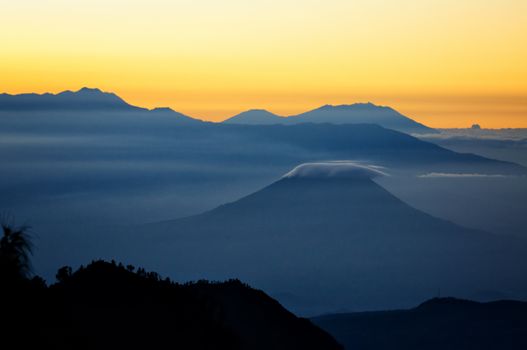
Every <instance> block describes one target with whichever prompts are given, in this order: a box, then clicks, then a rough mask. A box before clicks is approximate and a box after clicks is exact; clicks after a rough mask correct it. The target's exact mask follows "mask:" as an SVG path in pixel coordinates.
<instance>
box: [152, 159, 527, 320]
mask: <svg viewBox="0 0 527 350" xmlns="http://www.w3.org/2000/svg"><path fill="white" fill-rule="evenodd" d="M339 166H340V165H339ZM305 167H307V169H308V170H307V171H306V168H305ZM305 167H304V168H303V169H302V167H301V169H302V172H300V173H299V172H298V171H297V172H296V173H294V175H288V176H287V177H284V178H282V179H281V180H280V181H277V182H276V183H274V184H272V185H270V186H268V187H266V188H264V189H263V190H261V191H258V192H256V193H253V194H251V195H249V196H247V197H244V198H242V199H240V200H238V201H236V202H233V203H230V204H226V205H223V206H220V207H218V208H216V209H214V210H212V211H209V212H206V213H204V214H201V215H198V216H193V217H189V218H184V219H179V220H175V221H170V222H164V223H159V224H154V225H148V226H146V227H145V228H144V229H145V231H146V232H145V233H144V234H145V235H146V237H148V238H147V239H149V240H150V241H151V242H152V245H151V246H150V248H149V250H148V251H145V250H143V251H142V253H143V254H145V253H146V255H148V256H150V257H157V258H153V259H151V260H150V263H154V264H155V265H154V266H156V269H164V271H170V270H171V269H174V268H175V266H185V268H184V269H185V273H187V274H188V276H189V277H192V278H196V277H197V276H196V275H195V273H198V271H201V273H207V274H208V275H207V276H211V278H225V277H229V276H230V275H231V274H234V275H236V276H241V277H242V278H243V279H245V280H247V281H250V283H251V284H254V285H256V286H259V287H261V288H264V289H265V290H268V291H272V292H273V293H276V295H279V294H280V293H286V294H288V295H293V296H294V297H293V298H291V300H285V299H280V300H281V301H282V302H284V303H285V304H286V306H288V307H289V308H292V309H293V310H294V311H297V312H300V313H302V314H314V313H317V312H327V311H329V310H338V309H342V308H347V309H358V310H364V309H372V308H374V309H378V308H393V307H402V306H406V305H411V304H412V303H414V304H415V303H416V300H419V299H421V300H422V299H423V298H426V297H427V296H429V295H432V294H433V293H435V292H436V290H437V288H438V287H441V288H442V289H443V290H445V291H448V292H452V293H454V294H457V295H467V296H468V295H472V294H475V293H477V292H479V291H481V290H492V289H497V290H500V291H503V292H508V293H524V294H527V293H526V292H527V282H526V281H525V280H524V278H523V276H524V274H525V273H526V272H527V266H526V264H525V263H524V261H523V258H522V255H523V254H524V253H526V252H527V246H526V245H525V243H524V242H521V241H518V242H517V241H515V240H512V239H511V240H509V239H504V238H498V237H495V236H493V235H490V234H486V233H483V232H478V231H474V230H469V229H466V228H463V227H460V226H457V225H455V224H453V223H450V222H447V221H443V220H440V219H437V218H434V217H432V216H430V215H427V214H425V213H423V212H421V211H419V210H416V209H414V208H411V207H409V206H408V205H406V204H405V203H404V202H402V201H400V200H399V199H397V198H396V197H394V196H393V195H391V194H390V193H389V192H387V191H386V190H384V189H383V188H382V187H380V186H379V185H377V184H376V183H375V182H374V181H373V180H372V179H371V178H370V177H368V176H363V175H364V174H363V170H364V168H363V167H362V166H359V167H358V168H361V170H360V171H358V172H357V171H351V173H350V174H348V173H347V172H346V171H344V175H342V176H340V175H339V174H341V173H340V170H339V171H334V170H327V169H330V168H332V167H335V165H331V164H330V165H328V167H327V168H325V169H324V167H325V165H323V166H322V168H323V169H322V173H324V172H327V171H329V173H330V174H331V176H322V175H321V172H320V171H319V170H320V164H314V165H313V164H311V165H306V166H305ZM313 167H314V168H315V169H319V170H316V171H314V170H313ZM353 167H356V165H351V168H353ZM297 170H298V169H297ZM370 170H371V171H372V172H373V173H375V172H376V171H377V170H376V169H370ZM306 174H308V175H307V176H306ZM336 174H337V175H336ZM366 174H368V171H366ZM372 176H373V175H372ZM375 176H376V175H375ZM150 249H151V250H150ZM163 256H168V258H163ZM214 276H219V277H214ZM293 281H294V282H293ZM295 298H297V299H298V300H294V299H295ZM299 300H309V302H308V303H307V304H308V306H307V307H306V306H305V305H304V306H301V305H300V304H299V303H297V301H299ZM304 304H305V303H304Z"/></svg>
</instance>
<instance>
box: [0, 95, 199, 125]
mask: <svg viewBox="0 0 527 350" xmlns="http://www.w3.org/2000/svg"><path fill="white" fill-rule="evenodd" d="M0 113H4V114H9V115H12V114H15V113H16V114H27V113H37V114H39V115H41V116H42V115H43V116H44V117H45V118H49V119H55V118H56V116H57V114H58V115H61V114H63V113H67V114H68V115H69V114H72V113H74V114H79V113H80V114H83V113H89V114H90V115H93V114H94V113H96V114H103V115H104V114H108V113H111V115H119V114H121V115H122V114H126V115H129V116H144V117H146V116H152V115H160V114H163V115H165V116H170V117H173V119H174V120H177V121H179V122H186V123H192V122H193V123H196V122H198V120H196V119H193V118H191V117H188V116H186V115H183V114H181V113H178V112H175V111H173V110H172V109H170V108H156V109H153V110H152V111H149V110H148V109H146V108H141V107H136V106H133V105H130V104H128V103H127V102H125V101H124V100H123V99H122V98H120V97H119V96H117V95H116V94H114V93H110V92H103V91H101V90H100V89H97V88H94V89H91V88H86V87H84V88H82V89H80V90H78V91H63V92H61V93H58V94H51V93H45V94H33V93H31V94H19V95H10V94H0Z"/></svg>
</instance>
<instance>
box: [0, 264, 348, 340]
mask: <svg viewBox="0 0 527 350" xmlns="http://www.w3.org/2000/svg"><path fill="white" fill-rule="evenodd" d="M57 279H58V281H59V282H58V283H56V284H54V285H51V286H50V287H46V285H45V283H44V282H43V281H42V280H41V279H39V278H34V279H33V280H19V281H18V282H16V283H15V282H12V283H11V282H10V283H7V284H2V290H3V291H2V294H3V297H2V300H4V305H3V310H2V324H1V325H0V326H1V328H0V329H1V331H0V336H1V343H2V344H3V345H5V346H6V348H10V347H9V346H11V348H13V346H17V347H19V348H29V347H30V346H32V347H34V348H53V349H126V348H134V349H135V348H143V349H161V348H163V349H164V348H176V349H340V348H341V347H340V345H338V344H337V343H336V341H335V340H334V339H332V338H331V336H330V335H328V334H327V333H325V332H324V331H322V330H321V329H319V328H318V327H316V326H314V325H313V324H312V323H311V322H310V321H309V320H306V319H302V318H298V317H296V316H295V315H293V314H291V313H290V312H288V311H287V310H285V309H284V308H283V307H282V306H281V305H280V304H279V303H278V302H276V301H275V300H273V299H271V298H270V297H269V296H267V295H266V294H265V293H264V292H262V291H259V290H255V289H252V288H251V287H249V286H248V285H246V284H243V283H241V282H240V281H238V280H229V281H227V282H222V283H211V282H207V281H200V282H196V283H188V284H178V283H174V282H172V281H170V280H168V279H161V278H160V277H159V275H158V274H156V273H147V272H145V271H144V269H137V270H136V269H135V268H134V267H133V266H126V267H125V266H123V265H121V264H116V263H115V262H112V263H108V262H104V261H96V262H93V263H91V264H90V265H88V266H87V267H82V266H81V268H80V269H79V270H77V271H76V272H74V273H71V268H69V267H64V268H62V269H60V270H59V272H58V274H57ZM4 285H5V287H4ZM2 348H3V346H2Z"/></svg>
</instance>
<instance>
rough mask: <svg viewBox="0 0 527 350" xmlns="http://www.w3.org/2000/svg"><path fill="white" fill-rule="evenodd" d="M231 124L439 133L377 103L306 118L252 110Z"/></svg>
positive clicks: (324, 111)
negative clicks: (362, 126)
mask: <svg viewBox="0 0 527 350" xmlns="http://www.w3.org/2000/svg"><path fill="white" fill-rule="evenodd" d="M224 123H227V124H250V125H269V124H298V123H331V124H377V125H380V126H382V127H384V128H387V129H393V130H397V131H400V132H405V133H409V134H412V133H415V134H435V133H437V131H436V130H434V129H432V128H429V127H427V126H425V125H423V124H421V123H418V122H416V121H414V120H412V119H410V118H408V117H406V116H404V115H402V114H401V113H399V112H397V111H396V110H394V109H393V108H390V107H384V106H377V105H374V104H373V103H356V104H351V105H339V106H332V105H325V106H322V107H320V108H317V109H314V110H312V111H309V112H305V113H302V114H298V115H294V116H290V117H281V116H278V115H276V114H273V113H270V112H268V111H265V110H259V109H255V110H249V111H246V112H243V113H240V114H238V115H236V116H234V117H232V118H229V119H227V120H225V121H224Z"/></svg>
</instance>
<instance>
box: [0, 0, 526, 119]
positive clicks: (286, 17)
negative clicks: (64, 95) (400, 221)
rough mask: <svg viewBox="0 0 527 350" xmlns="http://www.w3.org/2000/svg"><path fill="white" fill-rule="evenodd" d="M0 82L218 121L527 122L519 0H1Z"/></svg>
mask: <svg viewBox="0 0 527 350" xmlns="http://www.w3.org/2000/svg"><path fill="white" fill-rule="evenodd" d="M0 8H1V11H0V33H2V34H1V35H0V92H7V93H23V92H37V93H43V92H54V93H56V92H60V91H63V90H77V89H79V88H81V87H83V86H88V87H98V88H100V89H102V90H104V91H111V92H115V93H117V94H118V95H119V96H121V97H123V98H124V99H125V100H126V101H128V102H130V103H132V104H135V105H139V106H143V107H149V108H152V107H158V106H163V107H164V106H168V107H171V108H173V109H175V110H177V111H179V112H182V113H185V114H188V115H190V116H193V117H197V118H200V119H206V120H213V121H220V120H223V119H226V118H227V117H230V116H232V115H234V114H237V113H239V112H241V111H244V110H247V109H251V108H264V109H268V110H270V111H271V112H274V113H277V114H280V115H294V114H298V113H301V112H304V111H306V110H310V109H314V108H316V107H319V106H320V105H324V104H349V103H354V102H373V103H377V104H381V105H389V106H391V107H394V108H396V109H397V110H399V111H400V112H402V113H404V114H406V115H407V116H409V117H412V118H413V119H415V120H417V121H420V122H422V123H425V124H427V125H429V126H432V127H467V126H470V125H472V124H473V123H479V124H481V125H482V126H483V127H489V128H500V127H527V64H526V62H527V45H526V37H527V1H525V0H222V1H219V0H170V1H169V0H148V1H146V0H144V1H137V0H90V1H82V0H78V1H73V0H67V1H66V0H16V1H6V0H0Z"/></svg>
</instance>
